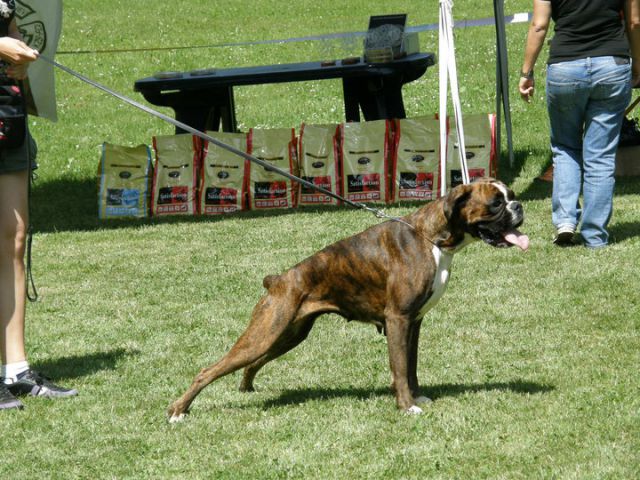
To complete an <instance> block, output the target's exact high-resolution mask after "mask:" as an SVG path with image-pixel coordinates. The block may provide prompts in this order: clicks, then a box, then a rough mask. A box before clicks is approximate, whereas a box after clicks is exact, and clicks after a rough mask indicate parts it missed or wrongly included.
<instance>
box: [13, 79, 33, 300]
mask: <svg viewBox="0 0 640 480" xmlns="http://www.w3.org/2000/svg"><path fill="white" fill-rule="evenodd" d="M17 83H18V88H19V89H20V93H21V95H20V96H21V97H22V108H23V109H24V123H25V139H24V141H25V142H26V151H27V219H28V220H27V251H26V255H25V256H26V275H27V299H28V300H29V301H30V302H36V301H37V300H38V290H37V289H36V283H35V280H34V279H33V260H32V255H31V253H32V247H33V224H32V223H31V194H32V190H33V188H32V183H33V178H34V177H33V162H32V159H31V134H30V133H29V121H28V116H27V98H26V89H25V87H24V82H23V81H22V80H19V81H18V82H17Z"/></svg>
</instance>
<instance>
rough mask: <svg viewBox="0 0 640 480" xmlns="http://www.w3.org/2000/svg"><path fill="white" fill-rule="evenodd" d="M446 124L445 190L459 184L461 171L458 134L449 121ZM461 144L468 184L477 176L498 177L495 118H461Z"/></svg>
mask: <svg viewBox="0 0 640 480" xmlns="http://www.w3.org/2000/svg"><path fill="white" fill-rule="evenodd" d="M448 120H449V122H450V129H449V137H448V149H447V186H448V187H449V188H453V187H456V186H458V185H461V184H462V168H461V165H460V154H459V152H458V134H457V130H456V126H455V122H454V121H453V119H451V118H449V119H448ZM462 121H463V125H464V143H465V151H466V154H467V168H468V169H469V181H470V182H473V181H474V180H476V179H477V178H481V177H494V178H496V177H497V175H498V159H497V148H496V115H495V114H493V113H489V114H486V113H485V114H474V115H465V116H464V117H463V120H462Z"/></svg>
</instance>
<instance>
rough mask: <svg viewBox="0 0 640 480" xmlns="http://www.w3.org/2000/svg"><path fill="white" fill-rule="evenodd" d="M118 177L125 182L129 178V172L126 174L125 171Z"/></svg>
mask: <svg viewBox="0 0 640 480" xmlns="http://www.w3.org/2000/svg"><path fill="white" fill-rule="evenodd" d="M119 177H120V178H122V179H124V180H127V179H129V178H131V172H126V171H125V172H120V175H119Z"/></svg>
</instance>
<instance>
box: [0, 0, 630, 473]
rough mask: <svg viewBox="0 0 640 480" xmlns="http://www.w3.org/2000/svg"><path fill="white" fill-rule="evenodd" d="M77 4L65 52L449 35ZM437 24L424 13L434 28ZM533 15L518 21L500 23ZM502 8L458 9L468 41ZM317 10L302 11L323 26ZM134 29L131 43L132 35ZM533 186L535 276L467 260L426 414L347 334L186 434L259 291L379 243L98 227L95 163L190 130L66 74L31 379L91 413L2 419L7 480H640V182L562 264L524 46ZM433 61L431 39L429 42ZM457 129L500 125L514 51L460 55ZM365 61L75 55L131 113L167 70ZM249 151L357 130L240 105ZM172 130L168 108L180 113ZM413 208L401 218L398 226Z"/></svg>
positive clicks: (68, 60) (256, 91) (265, 223)
mask: <svg viewBox="0 0 640 480" xmlns="http://www.w3.org/2000/svg"><path fill="white" fill-rule="evenodd" d="M255 3H256V4H255V5H254V4H251V3H247V2H245V3H239V2H211V1H204V0H192V1H190V2H161V1H159V0H148V1H145V2H124V1H111V2H99V1H95V0H91V1H83V2H77V1H76V2H65V20H64V33H63V38H62V40H61V44H60V50H63V51H74V50H86V49H107V48H114V49H121V48H140V47H158V46H166V45H205V44H217V43H227V42H242V41H251V40H268V39H279V38H287V37H299V36H305V35H313V34H322V33H330V32H336V31H337V32H342V31H361V30H364V29H365V27H366V23H367V19H368V16H369V15H371V14H380V13H393V12H403V11H405V12H408V13H409V19H410V24H411V25H417V24H423V23H431V22H435V21H437V2H435V1H433V2H401V1H399V0H387V1H385V2H382V1H379V0H369V1H366V2H365V1H363V0H357V1H353V2H349V5H348V8H347V7H346V6H345V3H344V2H338V1H336V0H325V1H324V2H322V3H312V2H305V1H303V2H283V1H275V0H271V1H268V2H267V1H264V2H255ZM425 3H428V4H429V5H426V4H425ZM530 6H531V5H530V2H529V1H525V0H513V1H507V2H506V5H505V10H506V12H507V14H509V13H515V12H521V11H528V10H529V9H530ZM491 10H492V9H491V6H490V2H480V1H467V2H456V4H455V6H454V15H455V16H456V18H461V19H463V18H467V19H472V18H479V17H488V16H490V15H491V14H492V12H491ZM307 12H309V13H307ZM116 28H117V31H116V30H115V29H116ZM507 33H508V40H509V48H510V52H509V53H510V62H511V63H510V71H511V72H513V75H512V76H511V80H512V85H511V92H512V114H513V125H514V141H515V158H516V163H515V165H514V166H513V168H511V167H510V166H509V165H508V162H507V161H506V160H505V158H504V155H503V159H502V161H501V165H500V175H499V176H500V177H501V178H502V179H504V180H505V181H507V182H508V183H509V184H510V185H511V186H512V187H513V188H514V189H515V190H516V192H517V193H518V194H519V196H520V198H521V199H523V201H524V207H525V212H526V215H527V219H526V223H525V226H524V228H523V229H524V230H525V231H526V232H527V233H528V234H529V236H530V238H531V248H530V250H529V251H528V252H527V253H519V252H517V251H515V249H511V250H494V249H491V248H489V247H486V246H484V245H481V244H474V245H472V246H470V247H469V248H468V249H466V250H465V251H464V252H463V253H461V254H460V255H458V256H456V259H455V261H454V268H453V278H452V280H451V282H450V284H449V289H448V291H447V294H446V295H445V296H444V297H443V299H442V300H441V301H440V303H439V304H438V306H437V307H436V309H435V310H433V311H431V312H430V313H429V314H428V316H427V317H426V319H425V322H424V326H423V335H422V337H421V356H420V364H419V377H420V380H421V383H422V385H423V390H424V393H425V394H426V395H428V396H430V397H431V398H432V399H434V403H433V404H432V405H431V406H429V407H428V408H427V410H426V413H425V414H424V415H422V416H418V417H408V416H404V415H402V414H400V413H398V412H397V411H396V409H395V405H394V399H393V397H392V395H391V394H390V392H389V389H388V386H389V383H390V375H389V372H388V360H387V353H386V343H385V339H384V337H382V336H381V335H378V334H377V333H376V331H375V329H374V328H372V327H370V326H363V325H358V324H353V323H346V322H344V321H343V320H342V319H339V318H337V317H332V316H328V317H326V318H323V319H321V320H320V321H318V322H317V325H316V327H315V328H314V330H313V331H312V333H311V335H310V337H309V339H308V340H307V341H306V342H305V343H303V344H302V346H301V347H299V348H297V349H295V350H293V351H292V352H291V353H289V354H287V355H285V356H284V357H282V358H281V359H279V360H277V361H275V362H273V363H271V364H269V365H268V366H267V367H266V368H265V369H264V371H262V372H261V373H260V374H259V375H258V377H257V378H256V387H257V389H258V392H257V393H255V394H241V393H239V392H238V391H237V387H238V383H239V380H240V376H239V374H235V375H231V376H229V377H226V378H223V379H221V380H220V381H218V382H216V383H215V384H213V385H212V386H210V387H208V388H207V389H206V390H204V391H203V393H202V394H201V395H200V396H199V397H198V398H197V399H196V401H195V403H194V404H193V408H192V413H191V415H190V416H189V417H188V418H187V420H186V421H185V422H184V423H182V424H179V425H169V424H168V423H167V422H166V418H165V410H166V408H167V407H168V405H169V403H170V402H171V401H172V400H173V399H175V398H176V397H177V396H178V395H179V394H181V393H182V392H183V391H184V389H185V388H186V387H187V386H188V384H189V383H190V382H191V380H192V378H193V376H194V375H195V374H196V373H197V371H198V370H199V368H200V367H202V366H204V365H207V364H209V363H211V362H212V361H214V360H215V359H216V358H218V357H219V356H220V355H221V354H222V353H224V352H225V351H226V350H227V349H228V348H229V347H230V346H231V345H232V344H233V342H234V341H235V339H236V338H237V336H238V334H239V333H240V332H241V331H242V330H243V329H244V326H245V324H246V321H247V319H248V317H249V315H250V312H251V310H252V308H253V305H254V304H255V302H256V301H257V299H258V298H259V297H260V295H261V294H262V291H263V289H262V285H261V284H262V277H263V276H264V275H266V274H270V273H277V272H281V271H283V270H284V269H286V268H288V267H290V266H291V265H293V264H295V263H296V262H298V261H299V260H301V259H303V258H305V257H306V256H308V255H310V254H311V253H313V252H315V251H316V250H318V249H320V248H322V247H323V246H325V245H327V244H328V243H331V242H333V241H335V240H338V239H340V238H343V237H345V236H347V235H350V234H353V233H356V232H359V231H361V230H363V229H364V228H366V227H368V226H370V225H373V224H374V223H376V222H377V220H376V219H375V218H373V217H372V216H370V215H368V214H366V213H363V212H359V211H354V210H349V209H346V208H339V209H333V210H331V209H321V210H313V209H306V210H304V211H297V212H290V213H280V214H257V213H244V214H239V215H235V216H232V217H227V218H215V219H211V218H190V219H184V218H175V219H162V220H131V221H112V222H101V221H99V220H98V219H97V208H96V204H97V200H96V169H97V165H98V160H99V155H100V148H99V147H100V145H101V144H102V142H104V141H109V142H113V143H117V144H123V145H136V144H140V143H149V142H150V141H151V137H152V136H153V135H158V134H168V133H171V132H172V131H173V127H171V126H169V125H166V124H163V123H161V122H160V121H158V120H156V119H154V118H151V117H150V116H147V115H145V114H143V113H141V112H138V111H136V110H134V109H132V108H131V107H127V106H124V105H121V104H120V103H118V102H117V101H115V100H114V99H112V98H110V97H107V96H105V95H104V94H103V93H100V92H98V91H96V90H94V89H91V88H90V87H88V86H86V85H84V84H81V83H79V82H78V81H77V80H75V79H73V78H71V77H69V76H66V75H64V74H63V73H58V74H57V92H58V103H59V116H60V120H59V122H58V123H56V124H51V123H49V122H47V121H44V120H40V119H32V129H33V132H34V135H35V136H36V137H37V139H38V141H39V147H40V156H39V163H40V169H39V170H38V175H39V180H38V183H37V185H36V187H35V191H34V205H33V208H34V212H33V216H34V224H35V228H36V229H37V231H38V233H37V235H36V237H35V241H34V272H35V275H36V282H37V285H38V288H39V292H40V297H41V298H40V301H39V302H37V303H35V304H31V305H29V310H28V322H27V339H28V349H29V352H30V360H31V363H32V364H33V365H34V366H35V367H36V368H39V369H41V370H43V371H45V372H46V373H48V374H49V375H51V376H53V377H54V378H56V379H57V380H59V381H60V382H61V383H63V384H65V385H70V386H74V387H76V388H78V389H79V390H80V395H79V396H78V397H77V398H75V399H72V400H68V401H59V402H49V401H43V400H39V399H25V403H26V408H25V410H24V411H21V412H3V413H2V414H1V415H0V420H1V424H2V432H3V433H2V435H0V448H1V450H2V452H3V454H2V462H0V478H7V479H9V478H10V479H12V480H13V479H16V480H17V479H31V478H36V477H44V478H61V479H62V478H65V479H66V478H83V479H84V478H92V479H93V478H118V479H120V478H216V479H217V478H221V479H224V478H229V479H237V478H266V479H280V478H303V477H304V478H322V479H324V478H335V479H343V478H376V479H378V478H385V479H399V478H416V479H418V478H420V479H422V478H443V479H444V478H460V479H467V478H473V479H475V478H497V479H514V478H527V479H528V478H545V479H546V478H562V479H565V478H566V479H585V478H594V479H595V478H597V479H602V478H607V479H633V478H637V472H638V471H640V457H639V455H638V452H639V451H640V422H639V418H640V400H639V398H640V395H639V393H640V392H639V388H638V365H639V364H640V353H639V352H640V340H639V336H638V332H639V326H640V294H639V292H640V282H638V268H637V259H638V258H639V257H640V237H639V236H638V232H639V231H640V225H639V220H638V216H637V212H638V209H637V205H638V202H639V201H640V184H639V183H638V180H637V179H632V178H626V179H620V180H619V182H618V186H617V191H616V192H617V193H616V198H615V213H614V217H613V220H612V223H611V234H612V237H613V243H612V245H611V246H610V247H608V248H607V249H605V250H601V251H595V252H592V251H587V250H584V249H581V248H577V249H557V248H553V246H552V245H551V243H550V238H551V235H552V226H551V222H550V187H549V185H546V184H539V183H537V182H536V181H535V180H534V178H535V177H536V176H537V175H538V174H539V173H540V172H541V171H542V170H543V169H544V168H545V166H546V165H547V164H548V161H549V149H548V128H547V117H546V112H545V107H544V91H543V90H544V89H543V88H542V85H543V84H544V82H543V78H544V74H543V68H542V66H543V63H544V58H545V57H544V56H545V55H546V53H545V52H543V57H541V61H540V62H539V65H538V71H537V72H536V73H537V75H538V78H539V83H540V88H539V89H538V92H537V95H536V99H535V101H534V102H533V103H532V104H530V105H525V104H524V103H523V102H521V101H520V100H519V98H517V91H516V88H515V85H516V83H515V82H517V76H516V72H518V70H519V67H520V62H521V56H522V48H523V45H524V39H525V35H526V25H514V26H509V27H508V28H507ZM421 47H422V50H423V51H436V52H437V35H436V34H435V33H428V34H422V35H421ZM456 47H457V53H458V55H457V57H458V68H459V70H460V80H461V86H462V99H463V110H464V111H465V112H468V113H480V112H489V111H494V109H495V85H494V81H493V79H494V78H495V77H494V75H495V63H494V52H495V33H494V30H493V29H492V28H491V27H482V28H474V29H465V30H459V31H457V32H456ZM347 48H349V46H348V45H342V44H340V43H338V44H335V45H328V44H326V45H323V44H318V43H317V42H316V43H313V42H306V43H301V44H278V45H269V46H254V47H234V48H211V49H194V50H180V51H161V52H150V53H121V54H82V55H71V54H65V55H59V56H58V60H59V61H60V62H62V63H63V64H65V65H68V66H69V67H71V68H74V69H77V70H78V71H80V72H82V73H84V74H86V75H87V76H89V77H91V78H95V79H97V80H99V81H100V82H102V83H104V84H106V85H108V86H110V87H113V88H115V89H116V90H118V91H121V92H124V93H128V94H131V95H132V96H134V98H137V99H139V100H142V97H141V96H139V95H138V94H135V93H132V86H133V82H134V81H135V80H136V79H138V78H141V77H144V76H149V75H151V74H153V73H154V72H157V71H160V70H174V69H176V70H183V69H192V68H203V67H212V66H216V67H224V66H229V65H252V64H254V65H255V64H262V63H268V62H288V61H302V60H304V59H307V58H317V59H320V58H323V57H325V56H326V55H327V54H328V53H339V52H342V51H344V49H347ZM437 92H438V80H437V68H433V69H430V70H429V71H428V72H427V74H426V75H425V76H424V77H423V78H422V79H420V80H419V81H416V82H414V83H412V84H410V85H407V86H406V87H405V90H404V96H405V101H406V106H407V111H408V114H409V115H410V116H416V115H426V114H431V113H434V112H435V111H437V105H438V93H437ZM236 103H237V106H238V119H239V122H240V126H241V128H248V127H251V126H267V127H283V126H297V125H298V124H299V123H300V122H301V121H302V120H305V121H311V122H338V121H340V120H341V119H342V117H343V112H342V98H341V88H340V84H339V83H338V82H336V83H334V82H310V83H305V84H302V83H301V84H294V85H272V86H261V87H246V88H242V89H238V90H237V92H236ZM166 112H167V113H171V111H170V110H166ZM409 210H410V207H404V206H403V207H390V208H389V209H388V212H389V213H391V214H393V215H400V214H404V213H405V212H408V211H409Z"/></svg>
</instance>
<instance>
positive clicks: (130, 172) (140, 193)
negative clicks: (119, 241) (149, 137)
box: [98, 142, 152, 219]
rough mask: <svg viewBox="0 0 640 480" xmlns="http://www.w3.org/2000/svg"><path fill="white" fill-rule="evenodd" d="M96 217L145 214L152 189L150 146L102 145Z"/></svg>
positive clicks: (147, 212)
mask: <svg viewBox="0 0 640 480" xmlns="http://www.w3.org/2000/svg"><path fill="white" fill-rule="evenodd" d="M98 177H99V183H100V185H99V193H98V217H99V218H102V219H105V218H121V217H146V216H148V215H149V193H150V191H151V188H150V187H151V179H152V167H151V149H150V148H149V147H148V146H147V145H138V146H137V147H124V146H120V145H113V144H110V143H106V142H105V143H103V144H102V157H101V159H100V166H99V168H98Z"/></svg>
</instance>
